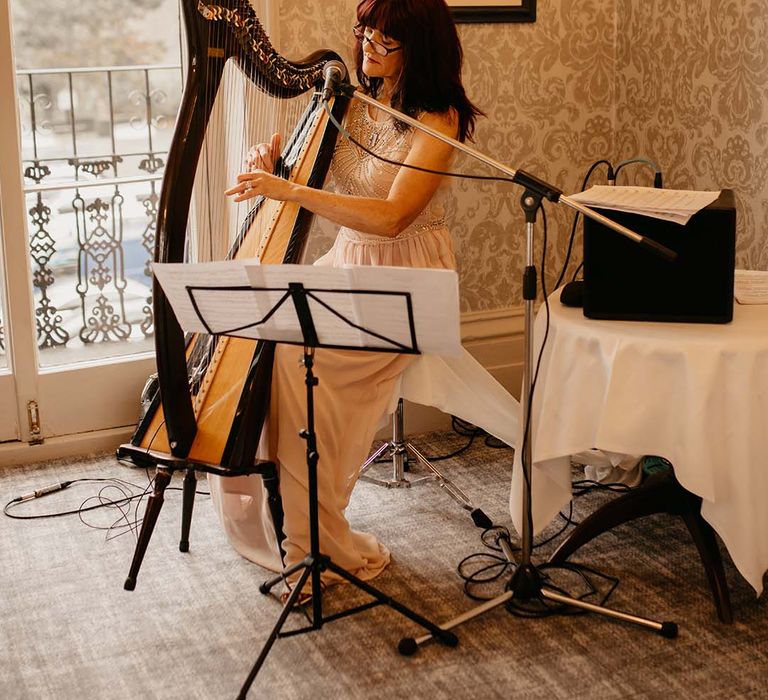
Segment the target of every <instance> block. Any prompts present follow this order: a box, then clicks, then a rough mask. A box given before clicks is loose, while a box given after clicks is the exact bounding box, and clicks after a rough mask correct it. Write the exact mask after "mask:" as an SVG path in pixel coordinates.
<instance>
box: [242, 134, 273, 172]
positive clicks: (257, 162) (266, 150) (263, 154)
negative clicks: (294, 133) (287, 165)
mask: <svg viewBox="0 0 768 700" xmlns="http://www.w3.org/2000/svg"><path fill="white" fill-rule="evenodd" d="M280 140H281V139H280V134H272V138H271V139H270V140H269V143H260V144H258V145H257V146H251V147H250V148H249V149H248V153H246V155H245V169H246V170H266V171H267V172H268V173H273V172H275V163H276V162H277V159H278V157H279V156H280Z"/></svg>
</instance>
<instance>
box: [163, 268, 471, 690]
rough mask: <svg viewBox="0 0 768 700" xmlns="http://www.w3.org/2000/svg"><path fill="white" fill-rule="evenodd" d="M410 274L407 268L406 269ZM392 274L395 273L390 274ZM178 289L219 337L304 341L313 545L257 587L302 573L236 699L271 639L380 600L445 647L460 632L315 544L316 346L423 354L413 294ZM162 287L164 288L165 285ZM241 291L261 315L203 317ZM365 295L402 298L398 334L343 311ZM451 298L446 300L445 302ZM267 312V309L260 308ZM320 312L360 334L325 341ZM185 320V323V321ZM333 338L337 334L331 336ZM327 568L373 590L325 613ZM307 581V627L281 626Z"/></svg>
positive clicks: (296, 274)
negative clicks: (221, 319)
mask: <svg viewBox="0 0 768 700" xmlns="http://www.w3.org/2000/svg"><path fill="white" fill-rule="evenodd" d="M235 264H236V263H235ZM267 267H269V266H254V267H253V268H251V270H252V271H255V273H256V274H259V275H261V274H265V277H264V278H263V279H264V280H267V281H268V280H269V279H270V277H269V275H268V274H266V273H265V268H267ZM275 267H276V268H280V270H279V274H281V276H282V278H285V270H286V269H290V268H291V267H293V269H294V271H293V272H292V273H291V276H292V277H293V278H303V279H304V280H305V281H308V280H311V279H313V277H312V276H313V275H315V276H316V275H317V274H318V273H320V274H322V273H321V271H320V270H318V269H317V268H313V267H312V266H275ZM299 267H303V268H304V269H303V270H302V271H299V269H297V268H299ZM276 272H277V271H276ZM408 272H409V273H410V272H411V271H408ZM430 272H432V273H435V272H438V273H439V274H441V273H443V272H445V271H430ZM390 274H393V273H391V272H390ZM424 274H425V271H423V270H420V271H419V275H420V276H422V277H423V276H424ZM250 279H251V280H252V281H253V279H254V277H253V276H251V277H250ZM257 284H258V283H257ZM396 285H397V283H396V282H394V283H393V286H396ZM183 289H184V292H185V294H186V295H187V297H188V299H187V300H186V301H187V302H188V303H189V304H191V307H192V308H193V309H194V312H195V314H196V315H197V317H198V320H199V321H200V322H201V323H202V324H203V326H204V327H205V328H206V329H207V330H208V331H209V332H212V333H214V332H215V333H218V334H222V335H248V336H249V337H252V335H253V334H254V333H255V334H258V337H260V338H262V339H265V340H266V339H270V338H271V339H275V338H276V339H278V341H279V342H286V343H289V344H293V345H302V346H303V347H304V357H303V365H304V370H305V383H306V386H307V427H306V428H305V429H304V430H302V431H301V432H300V433H299V435H300V437H301V438H302V439H304V440H306V442H307V450H306V459H307V472H308V491H309V533H310V548H309V553H308V554H307V556H306V557H305V558H304V560H303V561H301V562H298V563H297V564H294V565H292V566H290V567H288V568H287V569H285V570H284V571H283V572H282V573H281V574H280V575H278V576H275V577H273V578H272V579H270V580H268V581H266V582H265V583H263V584H262V585H261V586H260V587H259V590H260V592H261V593H264V594H267V593H269V591H270V590H271V589H272V588H273V587H274V586H276V585H277V584H279V583H281V582H284V581H285V580H286V577H288V576H290V575H291V574H295V573H297V572H301V575H300V576H299V578H298V580H297V582H296V584H295V586H294V587H293V590H292V591H291V593H290V595H289V597H288V600H287V601H286V603H285V605H284V607H283V610H282V611H281V613H280V615H279V616H278V619H277V621H276V623H275V625H274V627H273V629H272V631H271V633H270V635H269V637H268V638H267V641H266V642H265V643H264V646H263V647H262V649H261V652H260V653H259V656H258V657H257V659H256V661H255V663H254V665H253V667H252V669H251V671H250V673H249V674H248V677H247V678H246V680H245V682H244V683H243V686H242V688H241V690H240V694H239V695H238V697H239V698H241V699H242V698H245V697H246V695H247V693H248V690H249V689H250V687H251V685H252V684H253V681H254V680H255V678H256V675H257V674H258V672H259V670H260V669H261V667H262V665H263V664H264V661H265V660H266V658H267V655H268V654H269V652H270V650H271V648H272V646H273V644H274V642H275V641H276V640H277V639H278V638H281V637H289V636H294V635H297V634H301V633H304V632H310V631H314V630H318V629H320V628H321V627H322V626H323V625H324V624H325V623H326V622H331V621H333V620H336V619H339V618H342V617H347V616H349V615H352V614H354V613H357V612H362V611H364V610H368V609H369V608H373V607H375V606H377V605H388V606H389V607H391V608H392V609H393V610H395V611H396V612H399V613H400V614H401V615H404V616H405V617H407V618H409V619H410V620H413V621H414V622H416V623H417V624H419V625H421V626H422V627H423V628H424V629H425V630H428V631H429V633H430V635H431V636H432V637H434V638H436V639H437V640H438V641H440V642H442V643H443V644H446V645H447V646H456V645H457V644H458V638H457V637H456V635H455V634H453V633H452V632H450V631H448V630H444V629H441V628H440V627H439V626H438V625H437V624H435V623H433V622H431V621H430V620H427V619H426V618H425V617H423V616H421V615H420V614H418V613H416V612H415V611H413V610H411V609H410V608H408V607H406V606H405V605H403V604H402V603H400V602H398V601H396V600H394V599H393V598H392V597H391V596H388V595H386V594H384V593H382V592H381V591H380V590H378V589H377V588H375V587H374V586H372V585H370V584H369V583H367V582H365V581H363V580H361V579H360V578H358V577H357V576H355V575H353V574H351V573H349V572H348V571H346V570H345V569H344V568H342V567H341V566H339V565H338V564H336V563H335V562H334V561H333V560H332V559H331V558H330V557H329V556H328V555H326V554H323V553H322V551H321V548H320V533H319V523H318V503H317V463H318V459H319V454H318V452H317V441H316V434H315V428H314V387H315V386H316V385H317V384H318V379H317V378H316V377H315V375H314V372H313V365H314V353H315V349H316V348H339V349H350V350H368V351H373V352H397V353H406V354H418V353H420V352H421V350H420V348H419V345H418V344H417V338H416V318H415V315H414V304H413V300H412V298H411V292H409V291H406V292H400V291H398V292H394V291H388V290H382V289H381V288H380V285H379V288H378V289H351V288H345V289H328V288H324V289H320V288H317V289H311V288H307V287H305V286H304V283H302V282H288V283H287V284H286V285H285V286H284V287H275V286H273V285H269V286H248V287H243V286H223V285H220V284H217V285H212V286H206V285H201V284H197V285H183ZM165 291H166V293H168V289H167V288H166V290H165ZM176 291H177V292H178V291H180V290H178V289H177V290H176ZM238 292H243V293H246V294H247V295H248V299H249V300H251V301H255V302H256V306H257V307H259V312H258V313H259V314H260V318H259V319H258V320H255V321H251V322H249V323H240V324H239V325H237V327H230V328H226V329H222V328H215V327H213V326H212V325H211V324H210V322H208V321H207V320H206V315H207V314H210V313H214V314H219V315H221V314H222V313H223V311H224V306H223V305H222V300H221V299H222V298H221V295H222V293H223V294H225V295H228V296H229V295H234V296H237V293H238ZM207 294H210V295H211V296H213V297H218V300H217V301H216V302H215V303H214V304H207V303H206V295H207ZM262 295H263V296H262ZM259 296H262V299H261V303H259V300H258V297H259ZM366 296H367V297H372V298H376V299H377V303H378V306H377V308H378V309H381V304H382V303H385V304H388V305H391V306H395V304H390V300H394V299H399V300H400V301H401V304H400V305H399V313H400V315H401V318H399V319H397V318H394V319H393V315H392V314H390V316H389V317H388V318H386V319H384V321H383V323H385V324H388V325H387V326H386V327H387V328H392V326H393V325H396V326H398V330H399V331H400V332H399V333H398V334H397V335H398V338H399V339H396V338H393V337H390V336H387V335H385V334H384V333H382V332H377V331H376V330H373V329H372V328H370V327H366V326H365V325H363V324H361V323H357V322H355V320H352V319H350V318H348V317H347V316H346V315H345V313H349V309H350V308H351V307H350V305H349V303H345V302H344V300H345V298H346V299H347V301H348V300H349V298H352V300H353V302H354V299H355V298H358V299H359V300H360V303H363V301H364V298H365V297H366ZM168 297H169V299H170V301H171V303H172V304H173V306H174V310H175V311H176V313H177V315H182V316H183V315H184V311H183V310H182V311H181V314H180V309H179V308H178V307H177V305H176V304H175V303H174V298H173V297H174V294H173V292H171V293H170V294H168ZM333 298H335V299H338V300H339V306H340V307H342V308H343V309H344V311H343V312H340V311H339V310H337V309H336V308H334V305H333V303H332V302H331V301H330V300H331V299H333ZM265 300H266V301H267V304H266V306H265V304H264V301H265ZM289 300H290V301H292V302H293V305H292V306H291V304H290V303H287V302H288V301H289ZM431 303H432V304H434V300H432V302H431ZM448 303H449V304H450V301H449V302H448ZM353 305H354V303H353ZM455 305H456V309H455V317H456V319H457V321H456V323H458V297H456V300H455ZM267 307H271V308H267ZM206 308H208V309H209V311H208V312H206ZM396 308H397V307H396ZM291 309H293V311H291ZM211 310H213V311H211ZM265 310H266V313H264V312H265ZM318 316H319V317H321V318H322V319H323V322H325V323H326V324H331V325H333V324H334V323H335V324H336V328H335V331H336V332H337V333H338V331H339V325H338V324H339V323H340V324H342V326H344V327H347V328H349V329H351V330H353V332H354V337H356V338H357V340H353V339H352V338H351V337H350V336H347V338H348V340H347V341H346V342H329V340H323V338H330V337H331V334H329V332H328V331H327V330H325V329H320V332H319V330H318V328H317V327H316V321H317V317H318ZM291 318H293V320H294V322H295V324H294V325H295V328H289V327H288V326H289V325H290V319H291ZM366 318H370V315H368V316H367V317H366ZM180 320H181V319H180ZM270 323H271V324H272V326H271V328H272V330H270ZM182 325H184V324H183V323H182ZM296 330H298V331H300V332H299V333H298V334H297V333H296V332H295V331H296ZM331 332H333V331H331ZM334 337H338V336H337V335H335V336H334ZM297 338H301V340H300V341H299V340H298V339H297ZM326 570H327V571H332V572H333V573H335V574H337V575H338V576H340V577H341V578H343V579H345V580H346V581H347V582H348V583H351V584H352V585H354V586H356V587H357V588H359V589H361V590H362V591H364V592H366V593H367V594H368V595H370V596H372V597H373V598H374V600H373V601H370V602H368V603H364V604H362V605H358V606H355V607H353V608H350V609H347V610H343V611H341V612H338V613H334V614H332V615H325V614H324V613H323V607H322V595H323V588H322V585H321V574H322V572H323V571H326ZM307 581H311V589H312V614H311V617H310V624H309V626H305V627H302V628H299V629H295V630H289V631H286V632H283V631H282V627H283V625H284V624H285V622H286V620H287V619H288V615H289V614H290V612H291V610H293V608H294V607H296V606H297V604H298V600H299V596H300V595H301V593H302V592H303V589H304V585H305V584H306V583H307Z"/></svg>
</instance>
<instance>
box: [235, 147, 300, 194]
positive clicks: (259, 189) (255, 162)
mask: <svg viewBox="0 0 768 700" xmlns="http://www.w3.org/2000/svg"><path fill="white" fill-rule="evenodd" d="M280 140H281V139H280V134H272V138H271V139H270V140H269V143H260V144H258V145H257V146H251V148H250V149H249V150H248V153H247V154H246V157H245V167H246V169H247V171H248V172H244V173H240V175H238V176H237V184H236V185H235V186H234V187H230V188H229V189H228V190H226V192H225V193H224V194H226V195H228V196H230V197H234V201H235V202H244V201H245V200H246V199H252V198H253V197H258V196H260V195H263V196H264V197H269V198H270V199H277V200H280V201H283V200H285V199H286V198H287V196H288V194H289V193H290V191H291V185H290V183H288V182H287V181H285V180H283V179H282V178H280V177H275V176H274V175H272V174H271V173H273V172H274V171H275V163H276V161H277V159H278V157H279V156H280Z"/></svg>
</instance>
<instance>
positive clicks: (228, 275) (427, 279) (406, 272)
mask: <svg viewBox="0 0 768 700" xmlns="http://www.w3.org/2000/svg"><path fill="white" fill-rule="evenodd" d="M152 270H153V272H154V274H155V276H156V278H157V280H158V282H159V283H160V285H161V286H162V288H163V291H164V292H165V294H166V296H167V298H168V300H169V301H170V303H171V306H172V308H173V310H174V313H175V314H176V317H177V320H178V321H179V325H180V326H181V327H182V329H183V330H184V331H187V332H193V333H209V334H213V335H232V336H237V337H243V338H252V339H262V338H263V339H268V340H274V341H277V342H284V343H291V344H296V345H302V344H303V338H302V335H301V332H300V329H298V328H297V326H296V320H295V319H296V314H295V311H294V309H293V307H292V304H291V302H290V298H287V299H286V300H285V301H284V303H282V304H281V303H280V301H281V299H282V298H284V297H286V294H285V289H286V287H287V286H288V284H289V283H291V282H293V281H295V280H296V279H301V280H303V283H304V286H305V287H306V290H307V291H308V293H309V294H308V301H309V304H310V307H311V311H312V316H313V318H314V319H315V321H316V325H317V328H318V340H319V345H320V346H324V347H350V346H354V347H364V348H365V349H368V350H380V351H390V352H429V353H435V354H440V355H453V356H455V355H458V354H459V353H460V352H461V335H460V328H459V312H458V309H459V290H458V275H457V273H456V272H455V271H454V270H442V269H416V268H405V267H372V266H356V265H352V266H345V267H324V266H312V265H260V264H259V263H258V261H256V260H226V261H218V262H208V263H154V264H153V265H152ZM351 290H357V291H356V293H355V294H349V293H348V292H349V291H351ZM408 317H410V318H411V319H412V321H413V322H412V323H411V324H410V327H408V326H404V325H403V323H402V319H403V318H408ZM416 329H418V337H417V335H416Z"/></svg>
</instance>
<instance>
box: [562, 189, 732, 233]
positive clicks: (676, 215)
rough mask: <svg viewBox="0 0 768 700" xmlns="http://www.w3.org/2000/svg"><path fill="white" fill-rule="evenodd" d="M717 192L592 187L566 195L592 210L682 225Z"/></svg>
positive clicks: (717, 193) (712, 200)
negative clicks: (623, 213) (648, 217)
mask: <svg viewBox="0 0 768 700" xmlns="http://www.w3.org/2000/svg"><path fill="white" fill-rule="evenodd" d="M719 196H720V192H719V191H717V192H702V191H696V190H664V189H658V188H655V187H616V186H609V185H595V186H594V187H590V188H589V189H588V190H586V191H585V192H578V193H577V194H573V195H571V196H570V198H571V199H573V200H574V201H576V202H580V203H581V204H586V205H588V206H592V207H602V208H604V209H614V210H616V211H624V212H629V213H632V214H644V215H646V216H652V217H655V218H657V219H665V220H666V221H674V222H675V223H678V224H686V223H688V220H689V219H690V218H691V217H692V216H693V215H694V214H695V213H696V212H697V211H700V210H701V209H703V208H704V207H706V206H708V205H710V204H712V202H714V201H715V200H716V199H717V198H718V197H719Z"/></svg>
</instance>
